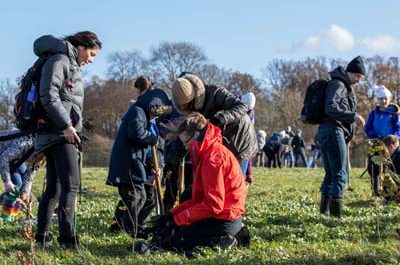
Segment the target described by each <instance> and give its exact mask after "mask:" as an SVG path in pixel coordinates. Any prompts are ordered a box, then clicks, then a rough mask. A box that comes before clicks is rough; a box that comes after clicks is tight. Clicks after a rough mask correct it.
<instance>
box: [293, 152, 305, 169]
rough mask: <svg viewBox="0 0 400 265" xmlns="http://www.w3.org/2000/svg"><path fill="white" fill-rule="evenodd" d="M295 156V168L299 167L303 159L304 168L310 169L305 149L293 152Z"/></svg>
mask: <svg viewBox="0 0 400 265" xmlns="http://www.w3.org/2000/svg"><path fill="white" fill-rule="evenodd" d="M293 154H294V161H295V164H294V166H295V167H299V160H300V158H301V159H302V160H303V164H304V167H307V168H308V164H307V158H306V150H305V149H304V148H301V149H299V150H296V151H293Z"/></svg>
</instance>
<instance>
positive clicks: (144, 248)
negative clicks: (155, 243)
mask: <svg viewBox="0 0 400 265" xmlns="http://www.w3.org/2000/svg"><path fill="white" fill-rule="evenodd" d="M133 252H134V253H138V254H142V255H149V254H150V247H149V245H148V244H147V243H146V242H145V241H136V242H135V245H134V247H133Z"/></svg>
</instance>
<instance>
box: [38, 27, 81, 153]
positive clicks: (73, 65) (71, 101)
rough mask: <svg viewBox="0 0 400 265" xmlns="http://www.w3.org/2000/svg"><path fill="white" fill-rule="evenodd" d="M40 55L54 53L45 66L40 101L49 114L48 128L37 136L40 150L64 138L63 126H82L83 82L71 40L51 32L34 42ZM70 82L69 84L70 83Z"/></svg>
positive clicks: (77, 128)
mask: <svg viewBox="0 0 400 265" xmlns="http://www.w3.org/2000/svg"><path fill="white" fill-rule="evenodd" d="M33 49H34V53H35V54H36V55H37V56H39V57H40V56H43V55H45V54H51V57H50V58H49V59H48V60H47V61H46V63H45V65H44V66H43V70H42V76H41V79H40V90H39V91H40V101H41V103H42V104H43V107H44V109H45V110H46V113H47V117H48V125H49V126H48V129H47V131H46V132H43V133H40V134H38V135H37V137H36V146H35V149H36V152H40V151H42V150H44V149H45V148H47V147H49V146H51V145H53V144H54V143H57V142H61V141H64V136H63V132H62V131H63V130H64V129H66V128H67V127H68V126H70V125H72V126H73V127H74V128H75V129H76V130H77V131H78V132H80V131H81V129H82V108H83V95H84V92H83V84H82V75H81V71H80V68H79V66H78V63H77V50H76V48H75V47H74V46H72V44H71V43H69V42H68V41H65V40H61V39H58V38H56V37H54V36H51V35H46V36H42V37H40V38H39V39H37V40H36V41H35V42H34V44H33ZM67 83H69V85H68V86H67Z"/></svg>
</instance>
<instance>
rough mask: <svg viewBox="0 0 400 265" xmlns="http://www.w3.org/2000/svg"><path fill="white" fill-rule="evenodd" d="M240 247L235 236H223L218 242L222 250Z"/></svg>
mask: <svg viewBox="0 0 400 265" xmlns="http://www.w3.org/2000/svg"><path fill="white" fill-rule="evenodd" d="M237 245H238V242H237V240H236V238H235V237H234V236H221V237H220V239H219V242H218V245H217V246H218V247H219V248H220V249H228V248H234V247H236V246H237Z"/></svg>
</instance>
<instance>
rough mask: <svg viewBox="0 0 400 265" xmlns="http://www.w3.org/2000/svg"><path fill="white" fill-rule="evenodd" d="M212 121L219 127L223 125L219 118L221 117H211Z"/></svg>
mask: <svg viewBox="0 0 400 265" xmlns="http://www.w3.org/2000/svg"><path fill="white" fill-rule="evenodd" d="M210 122H211V123H212V124H214V125H215V126H217V127H220V128H221V127H222V122H221V120H220V119H219V118H217V117H215V116H213V117H212V118H211V119H210Z"/></svg>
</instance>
